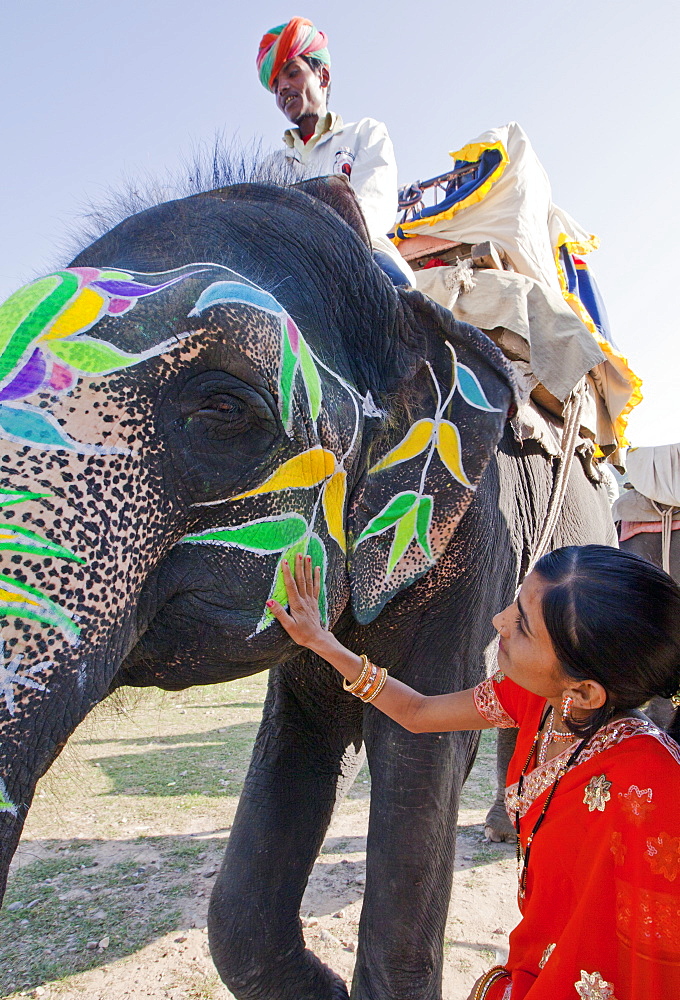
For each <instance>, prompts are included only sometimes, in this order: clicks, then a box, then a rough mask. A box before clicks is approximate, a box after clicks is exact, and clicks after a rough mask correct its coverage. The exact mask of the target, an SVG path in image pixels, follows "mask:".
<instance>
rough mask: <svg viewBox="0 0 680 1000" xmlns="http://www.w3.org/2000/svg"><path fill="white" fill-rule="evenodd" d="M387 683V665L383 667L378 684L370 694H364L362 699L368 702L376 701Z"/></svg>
mask: <svg viewBox="0 0 680 1000" xmlns="http://www.w3.org/2000/svg"><path fill="white" fill-rule="evenodd" d="M386 683H387V670H386V669H385V667H381V668H380V678H379V680H378V683H377V685H376V686H375V687H374V689H373V691H369V692H368V694H365V695H364V697H363V699H362V701H365V702H366V703H367V704H368V703H369V702H371V701H375V699H376V698H377V697H378V695H379V694H380V692H381V691H382V689H383V688H384V687H385V684H386Z"/></svg>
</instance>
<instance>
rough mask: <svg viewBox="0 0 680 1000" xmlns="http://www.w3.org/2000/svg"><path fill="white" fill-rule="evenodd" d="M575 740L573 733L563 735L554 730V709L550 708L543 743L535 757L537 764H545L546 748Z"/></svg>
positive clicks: (546, 757)
mask: <svg viewBox="0 0 680 1000" xmlns="http://www.w3.org/2000/svg"><path fill="white" fill-rule="evenodd" d="M575 739H576V737H575V736H574V734H573V733H563V732H561V731H560V730H559V729H555V709H554V708H551V709H550V715H549V716H548V725H547V728H546V731H545V734H544V736H543V741H542V743H541V745H540V746H539V748H538V754H537V756H536V761H537V763H539V764H545V762H546V760H547V759H548V748H549V747H550V744H551V743H553V742H555V743H571V742H572V740H575Z"/></svg>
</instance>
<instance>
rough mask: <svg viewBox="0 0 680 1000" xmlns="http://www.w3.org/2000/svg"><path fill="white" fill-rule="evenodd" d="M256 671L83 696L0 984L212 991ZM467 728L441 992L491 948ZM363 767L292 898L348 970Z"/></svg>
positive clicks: (79, 995)
mask: <svg viewBox="0 0 680 1000" xmlns="http://www.w3.org/2000/svg"><path fill="white" fill-rule="evenodd" d="M265 685H266V678H265V677H264V676H259V677H254V678H246V679H244V680H242V681H238V682H234V683H231V684H228V685H227V684H223V685H216V686H214V687H204V688H195V689H192V690H190V691H186V692H180V693H176V694H163V693H162V692H158V691H145V692H140V693H133V694H130V693H125V694H123V695H122V696H121V697H119V698H117V699H116V700H115V701H112V700H110V701H109V702H107V703H106V704H104V705H102V706H100V707H99V709H97V710H96V711H95V712H93V713H92V715H90V716H89V717H88V719H86V720H85V722H84V723H83V724H82V725H81V726H80V727H79V729H78V730H77V731H76V733H75V734H74V736H73V737H72V739H71V741H70V742H69V745H68V747H67V748H66V750H65V751H64V753H63V754H62V756H61V758H60V759H59V760H58V761H57V763H56V764H55V766H54V767H53V768H52V770H51V771H50V772H49V774H48V775H46V777H45V778H44V779H43V780H42V781H41V783H40V785H39V786H38V791H37V795H36V799H35V802H34V805H33V808H32V810H31V812H30V815H29V819H28V823H27V825H26V829H25V832H24V836H23V838H22V841H21V845H20V848H19V851H18V853H17V856H16V858H15V862H14V864H13V867H12V873H11V875H10V881H9V887H8V892H7V896H6V898H5V904H4V907H3V910H2V912H1V913H0V996H1V997H2V998H5V1000H9V998H15V997H20V996H32V997H44V998H46V1000H48V998H55V1000H56V998H59V1000H123V998H126V1000H128V998H131V1000H137V998H147V997H153V998H155V1000H180V998H181V1000H229V998H231V997H232V994H231V993H230V992H229V991H228V990H227V989H226V987H225V986H224V985H223V984H222V983H221V982H220V980H219V977H218V976H217V973H216V971H215V968H214V966H213V964H212V962H211V960H210V953H209V948H208V939H207V933H206V926H205V925H206V915H207V907H208V899H209V896H210V891H211V888H212V884H213V882H214V878H215V873H216V871H217V868H218V867H219V864H220V860H221V856H222V852H223V850H224V846H225V843H226V840H227V838H228V836H229V830H230V828H231V823H232V820H233V817H234V812H235V809H236V804H237V801H238V796H239V794H240V791H241V788H242V783H243V778H244V776H245V772H246V769H247V766H248V759H249V756H250V749H251V746H252V742H253V739H254V737H255V733H256V731H257V726H258V722H259V718H260V713H261V707H262V700H263V697H264V692H265ZM493 770H494V766H493V744H492V737H491V736H490V734H484V736H483V740H482V745H481V749H480V754H479V756H478V758H477V763H476V764H475V767H474V769H473V772H472V774H471V777H470V779H469V781H468V783H467V785H466V787H465V791H464V795H463V802H462V808H461V812H460V817H459V828H458V847H457V860H456V873H455V880H454V888H453V896H452V900H451V907H450V911H449V920H448V924H447V932H446V945H445V949H446V951H445V973H444V991H443V995H444V998H445V1000H465V998H466V997H467V996H468V993H469V990H470V988H471V986H472V983H473V982H474V980H475V979H476V978H477V976H478V975H479V974H480V973H481V972H482V971H484V970H485V969H487V968H488V967H489V966H490V965H493V964H494V963H495V962H496V961H503V959H504V957H505V956H506V955H507V941H508V932H509V931H510V930H511V929H512V928H513V927H514V926H515V924H516V923H517V920H518V919H519V913H518V910H517V906H516V902H515V870H514V869H515V862H514V849H513V848H511V847H510V846H508V845H504V844H488V843H486V842H485V840H484V837H483V826H482V822H483V818H484V814H485V812H486V807H487V805H488V803H489V801H490V796H491V791H492V780H493ZM369 799H370V774H369V772H368V769H367V768H366V767H364V769H363V770H362V772H361V773H360V775H359V778H358V780H357V781H356V783H355V785H354V787H353V788H352V790H351V791H350V793H349V795H348V797H347V798H346V799H345V801H344V802H343V803H342V805H341V806H340V807H339V809H338V810H337V812H336V815H335V816H334V818H333V821H332V824H331V827H330V829H329V831H328V836H327V837H326V840H325V843H324V845H323V848H322V851H321V854H320V856H319V858H318V860H317V863H316V865H315V868H314V871H313V874H312V877H311V879H310V883H309V886H308V888H307V892H306V894H305V898H304V901H303V907H302V913H303V917H304V919H303V924H304V927H305V937H306V940H307V944H308V946H309V947H310V948H311V949H312V950H313V951H315V952H316V954H318V955H319V956H320V957H321V958H322V959H323V961H324V962H326V963H327V964H328V965H330V966H332V967H333V968H334V969H335V970H336V971H337V972H338V973H340V974H341V975H342V976H343V977H345V978H346V979H347V981H348V982H349V981H350V980H351V975H352V968H353V965H354V956H355V952H356V942H357V932H358V923H359V914H360V912H361V903H362V895H363V888H364V883H365V860H366V853H365V851H366V829H367V822H368V805H369Z"/></svg>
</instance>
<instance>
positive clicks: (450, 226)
mask: <svg viewBox="0 0 680 1000" xmlns="http://www.w3.org/2000/svg"><path fill="white" fill-rule="evenodd" d="M498 143H502V145H503V147H504V149H505V151H506V152H507V162H506V163H505V164H504V166H503V170H502V172H501V173H500V176H497V177H496V178H495V179H494V182H493V184H492V185H491V187H490V188H489V189H488V190H486V191H485V193H484V195H483V197H481V198H480V200H476V201H473V202H472V204H470V205H466V206H465V207H458V208H457V209H456V210H455V211H454V212H453V214H452V215H451V217H450V218H443V217H441V216H436V217H434V218H432V221H429V220H428V219H427V218H425V219H422V220H420V221H418V222H415V223H410V224H407V225H405V226H403V228H404V230H409V231H410V232H413V233H422V234H429V235H431V236H439V237H440V238H442V239H449V240H460V241H461V242H463V243H482V242H484V241H485V240H491V241H492V242H493V243H495V244H496V245H497V246H499V247H501V248H502V249H503V250H505V252H506V253H507V255H508V257H509V258H510V261H511V262H512V265H513V267H514V268H515V270H516V271H519V272H520V274H526V275H527V276H528V277H530V278H536V280H537V281H542V282H544V283H545V284H546V285H549V286H550V288H554V289H555V291H556V292H558V293H559V292H560V283H559V280H558V277H557V269H556V267H555V251H554V247H556V246H558V244H559V243H560V240H559V237H560V234H564V235H565V236H567V237H568V240H569V242H570V243H575V244H583V245H584V246H586V245H587V246H588V247H589V248H590V246H592V236H591V234H590V233H587V232H586V231H585V229H583V228H582V227H581V226H579V224H578V223H577V222H575V221H574V220H573V219H572V218H571V216H569V215H568V214H567V213H566V212H564V211H562V209H560V208H558V207H557V206H556V205H554V204H553V201H552V191H551V188H550V181H549V180H548V175H547V174H546V172H545V170H544V168H543V165H542V164H541V162H540V160H539V159H538V157H537V156H536V153H535V152H534V150H533V147H532V145H531V143H530V142H529V138H528V136H527V134H526V132H524V130H523V129H522V128H521V127H520V126H519V125H518V124H517V122H510V123H509V124H508V125H503V126H502V127H500V128H492V129H489V130H488V131H487V132H483V133H482V134H481V135H480V136H478V137H477V138H476V139H475V140H473V142H471V143H469V144H468V145H467V146H466V147H465V148H466V149H473V150H476V149H478V148H481V147H485V146H494V145H496V144H498ZM445 214H447V213H445Z"/></svg>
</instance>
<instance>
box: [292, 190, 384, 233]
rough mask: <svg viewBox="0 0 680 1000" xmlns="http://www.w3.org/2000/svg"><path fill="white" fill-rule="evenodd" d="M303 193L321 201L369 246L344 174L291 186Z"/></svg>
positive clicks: (361, 215)
mask: <svg viewBox="0 0 680 1000" xmlns="http://www.w3.org/2000/svg"><path fill="white" fill-rule="evenodd" d="M292 186H293V187H294V188H296V189H297V190H298V191H304V192H305V194H308V195H311V196H312V198H316V200H317V201H322V202H324V204H326V205H328V206H329V208H332V209H333V210H334V211H335V212H337V213H338V215H339V216H340V218H341V219H344V221H345V222H346V223H347V225H348V226H350V227H351V228H352V229H353V230H354V232H355V233H356V234H357V235H358V236H359V237H360V239H361V240H362V241H363V243H365V245H366V246H367V247H369V248H370V246H371V238H370V236H369V235H368V226H367V225H366V220H365V219H364V213H363V212H362V211H361V208H360V206H359V201H358V199H357V196H356V195H355V193H354V189H353V188H352V186H351V184H350V182H349V181H348V179H347V178H346V177H345V175H344V174H342V175H341V174H329V175H328V177H313V178H312V179H311V180H308V181H300V182H299V183H298V184H293V185H292Z"/></svg>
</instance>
